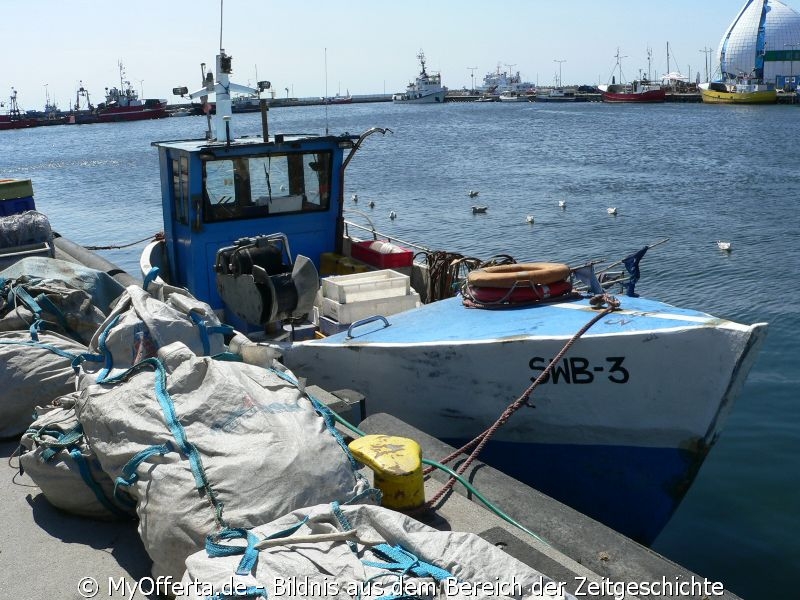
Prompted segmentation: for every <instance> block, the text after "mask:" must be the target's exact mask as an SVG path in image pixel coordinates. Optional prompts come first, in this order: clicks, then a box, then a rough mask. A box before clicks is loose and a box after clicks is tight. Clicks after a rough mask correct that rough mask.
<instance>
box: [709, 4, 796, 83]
mask: <svg viewBox="0 0 800 600" xmlns="http://www.w3.org/2000/svg"><path fill="white" fill-rule="evenodd" d="M716 56H717V59H718V61H719V62H718V64H717V66H718V67H719V71H720V73H721V77H722V79H723V80H731V79H755V80H762V81H763V82H764V83H773V84H775V87H777V88H784V87H785V88H791V89H796V87H797V85H796V84H797V82H798V79H797V77H800V74H798V72H799V71H800V14H798V13H797V12H795V11H794V10H793V9H792V8H790V7H789V6H787V5H786V4H784V3H783V2H781V1H780V0H748V1H747V2H746V3H745V5H744V7H743V8H742V9H741V10H740V11H739V13H738V14H737V15H736V18H735V19H734V20H733V22H732V23H731V24H730V26H729V27H728V29H727V30H726V31H725V35H723V36H722V40H720V43H719V48H718V49H717V54H716Z"/></svg>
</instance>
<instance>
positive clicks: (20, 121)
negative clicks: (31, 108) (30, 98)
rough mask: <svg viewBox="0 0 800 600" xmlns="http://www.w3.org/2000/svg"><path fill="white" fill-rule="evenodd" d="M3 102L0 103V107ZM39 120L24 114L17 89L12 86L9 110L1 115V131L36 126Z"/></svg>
mask: <svg viewBox="0 0 800 600" xmlns="http://www.w3.org/2000/svg"><path fill="white" fill-rule="evenodd" d="M2 106H3V103H0V107H2ZM38 124H39V121H38V120H37V119H35V118H31V117H28V116H27V115H24V114H23V113H22V111H20V109H19V104H18V103H17V90H15V89H14V88H11V96H10V97H9V99H8V111H7V112H6V114H4V115H0V131H2V130H4V129H26V128H28V127H36V126H37V125H38Z"/></svg>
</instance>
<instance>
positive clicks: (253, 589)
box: [208, 585, 267, 600]
mask: <svg viewBox="0 0 800 600" xmlns="http://www.w3.org/2000/svg"><path fill="white" fill-rule="evenodd" d="M234 598H267V590H265V589H264V588H263V587H261V586H258V585H249V586H247V587H246V588H245V589H244V591H243V592H242V593H241V594H240V593H239V590H238V589H237V590H236V591H234V592H232V593H230V594H226V593H223V592H219V593H218V594H214V595H213V596H210V597H209V598H208V600H232V599H234Z"/></svg>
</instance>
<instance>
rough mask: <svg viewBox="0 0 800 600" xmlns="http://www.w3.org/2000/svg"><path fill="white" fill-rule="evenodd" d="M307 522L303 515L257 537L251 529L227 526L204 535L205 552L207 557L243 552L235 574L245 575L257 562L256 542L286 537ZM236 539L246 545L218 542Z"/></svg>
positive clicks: (235, 554)
mask: <svg viewBox="0 0 800 600" xmlns="http://www.w3.org/2000/svg"><path fill="white" fill-rule="evenodd" d="M307 522H308V517H304V518H303V519H302V520H300V521H298V522H297V523H296V524H294V525H291V526H289V527H287V528H286V529H282V530H281V531H277V532H275V533H273V534H270V535H268V536H267V537H265V538H259V537H258V536H257V535H255V534H254V533H252V532H251V531H248V530H247V529H242V528H239V527H235V528H231V527H228V528H226V529H223V530H222V531H220V532H219V533H215V534H212V535H208V536H206V553H207V554H208V556H209V558H219V557H222V556H238V555H239V554H243V555H244V556H243V557H242V560H241V561H239V566H238V567H237V568H236V574H237V575H247V574H249V573H252V571H253V570H254V569H255V568H256V564H257V563H258V549H256V547H255V546H256V544H257V543H258V542H260V541H261V540H262V539H265V540H274V539H276V538H284V537H288V536H290V535H292V534H293V533H294V532H295V531H297V530H298V529H300V528H301V527H302V526H303V525H305V524H306V523H307ZM236 539H243V540H247V547H244V546H228V545H227V544H220V543H218V542H219V541H220V540H236Z"/></svg>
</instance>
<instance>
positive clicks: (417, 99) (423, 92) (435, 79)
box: [392, 50, 447, 104]
mask: <svg viewBox="0 0 800 600" xmlns="http://www.w3.org/2000/svg"><path fill="white" fill-rule="evenodd" d="M417 59H418V60H419V64H420V72H419V75H417V78H416V79H415V80H414V81H412V82H411V83H409V84H408V86H407V87H406V91H405V92H400V93H397V94H393V95H392V102H397V103H399V104H403V103H405V104H440V103H442V102H444V99H445V96H446V95H447V88H446V87H444V86H442V76H441V74H440V73H428V72H427V71H426V70H425V53H424V52H423V51H422V50H420V51H419V54H417Z"/></svg>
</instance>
